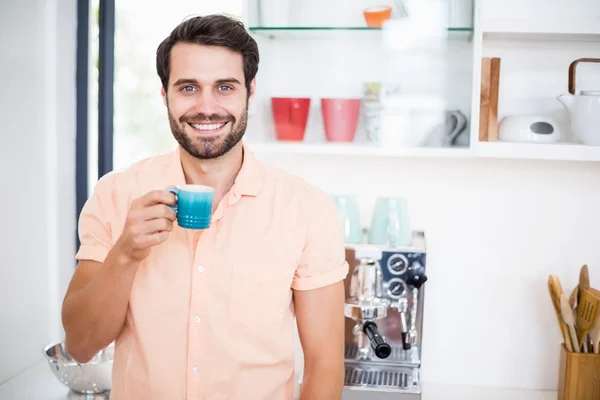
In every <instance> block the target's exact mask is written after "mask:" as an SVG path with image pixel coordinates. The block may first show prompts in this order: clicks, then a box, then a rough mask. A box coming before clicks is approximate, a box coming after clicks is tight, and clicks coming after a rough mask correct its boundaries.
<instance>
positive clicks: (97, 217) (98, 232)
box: [75, 176, 113, 262]
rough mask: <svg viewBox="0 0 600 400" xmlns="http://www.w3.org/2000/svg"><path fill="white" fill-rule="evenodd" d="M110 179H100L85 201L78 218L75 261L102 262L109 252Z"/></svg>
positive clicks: (110, 240)
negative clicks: (78, 243) (78, 242)
mask: <svg viewBox="0 0 600 400" xmlns="http://www.w3.org/2000/svg"><path fill="white" fill-rule="evenodd" d="M111 192H112V190H111V179H110V177H109V176H104V177H102V178H101V179H100V180H99V181H98V183H97V184H96V187H95V189H94V192H93V194H92V195H91V196H90V198H89V199H88V200H87V201H86V203H85V205H84V206H83V209H82V210H81V214H80V216H79V223H78V229H79V232H78V234H79V241H80V243H81V245H80V247H79V250H78V251H77V254H75V259H76V260H80V261H81V260H92V261H98V262H104V260H105V259H106V255H107V254H108V252H109V251H110V249H111V247H112V245H113V242H112V233H111V223H110V221H111V220H110V218H111V204H112V201H111V200H112V196H111Z"/></svg>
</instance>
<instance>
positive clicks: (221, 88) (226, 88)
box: [219, 85, 233, 92]
mask: <svg viewBox="0 0 600 400" xmlns="http://www.w3.org/2000/svg"><path fill="white" fill-rule="evenodd" d="M219 90H220V91H222V92H227V91H229V90H233V88H232V87H231V86H228V85H221V86H219Z"/></svg>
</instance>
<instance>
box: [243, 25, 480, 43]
mask: <svg viewBox="0 0 600 400" xmlns="http://www.w3.org/2000/svg"><path fill="white" fill-rule="evenodd" d="M249 30H250V32H252V33H255V34H257V35H260V36H264V37H266V38H269V39H302V40H304V39H323V38H343V39H352V38H364V37H367V36H369V35H381V32H382V29H381V28H369V27H365V26H356V27H351V26H349V27H333V26H332V27H325V26H289V27H284V26H279V27H277V26H269V27H262V26H256V27H250V28H249ZM472 34H473V28H472V27H451V28H448V39H469V38H470V37H471V36H472Z"/></svg>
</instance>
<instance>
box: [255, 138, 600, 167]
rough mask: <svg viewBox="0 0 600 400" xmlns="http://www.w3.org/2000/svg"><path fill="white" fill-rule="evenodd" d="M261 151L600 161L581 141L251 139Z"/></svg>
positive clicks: (597, 153) (599, 151)
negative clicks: (454, 143)
mask: <svg viewBox="0 0 600 400" xmlns="http://www.w3.org/2000/svg"><path fill="white" fill-rule="evenodd" d="M248 146H249V148H250V149H251V150H252V151H253V152H255V153H257V154H267V155H270V154H288V155H306V156H311V155H321V156H332V157H333V156H352V157H354V156H358V157H361V156H362V157H402V158H448V159H461V158H463V159H467V158H479V159H515V160H519V159H520V160H554V161H587V162H600V146H587V145H582V144H577V143H556V144H532V143H509V142H479V143H477V144H476V145H475V146H472V147H470V148H457V147H452V148H436V147H421V148H383V147H377V146H371V145H363V144H351V143H348V144H338V143H301V142H300V143H293V142H273V143H252V142H249V143H248Z"/></svg>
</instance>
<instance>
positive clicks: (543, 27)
mask: <svg viewBox="0 0 600 400" xmlns="http://www.w3.org/2000/svg"><path fill="white" fill-rule="evenodd" d="M249 1H252V0H249ZM532 1H533V0H532ZM536 1H537V0H536ZM549 1H550V3H552V1H554V0H552V1H551V0H549ZM556 1H557V3H556V4H559V3H558V0H556ZM585 1H588V4H590V6H589V7H590V15H589V18H588V17H584V18H581V17H580V16H579V17H572V16H569V15H566V14H568V10H570V8H569V7H567V5H565V4H566V3H564V2H562V3H560V4H561V5H562V6H564V7H567V8H566V9H565V10H562V11H561V10H558V11H557V10H554V9H552V7H553V6H552V5H548V6H547V7H549V8H544V9H545V10H548V12H547V13H546V14H544V13H541V14H540V15H539V17H536V16H535V15H537V12H538V9H537V8H539V7H542V6H544V4H545V3H543V2H541V1H537V2H535V4H536V5H535V6H533V5H532V6H531V7H534V8H535V7H537V8H535V9H533V8H530V9H529V10H525V11H527V12H526V13H525V14H526V15H525V14H524V15H523V16H519V17H517V18H513V17H512V15H513V14H514V13H513V14H511V13H510V12H508V11H506V12H504V13H501V12H499V11H503V10H504V6H502V7H500V6H499V5H498V4H497V3H492V0H473V15H474V17H473V18H474V23H473V27H472V28H471V27H464V28H461V27H457V28H449V36H448V40H449V41H452V42H455V43H457V42H467V43H469V45H470V46H471V45H472V52H471V54H470V55H469V59H468V60H467V59H465V62H466V63H467V64H468V63H469V62H472V65H473V70H472V74H471V75H472V79H471V82H470V96H471V101H470V103H468V104H470V106H469V108H470V110H469V111H470V116H469V126H470V132H469V137H470V146H469V147H468V148H461V147H458V148H456V147H452V148H431V147H427V148H383V147H378V146H374V145H368V144H362V143H358V142H357V143H351V144H350V143H348V144H346V143H318V142H317V143H315V142H314V140H313V139H314V138H315V137H317V141H318V140H321V139H320V136H322V134H321V133H319V134H317V132H313V133H315V135H314V136H313V137H312V138H310V139H309V140H307V141H306V142H298V143H294V142H292V143H290V142H274V141H273V140H272V138H268V137H267V138H262V139H260V140H256V139H255V138H253V137H250V138H248V141H249V144H250V147H251V149H252V150H253V151H255V152H257V153H263V154H294V155H318V156H327V157H329V156H332V157H334V156H339V155H343V156H361V157H388V158H389V157H405V158H449V159H457V158H478V159H523V160H557V161H584V162H600V146H591V145H583V144H578V143H570V142H561V143H554V144H535V143H510V142H502V141H494V142H480V141H479V106H480V104H479V103H480V85H481V83H480V82H481V59H482V57H483V56H484V48H485V46H486V45H487V43H494V44H495V45H498V44H499V43H500V46H501V47H504V48H513V47H514V48H518V47H519V46H523V43H527V44H528V45H529V46H531V48H536V46H537V45H538V44H537V42H543V43H541V44H540V46H542V47H541V48H543V49H538V50H536V51H538V52H539V53H536V54H537V55H539V57H542V58H543V56H544V54H545V53H544V52H545V50H544V49H546V48H551V47H552V46H563V47H565V46H566V47H565V48H567V49H568V48H569V47H572V46H575V47H577V46H581V45H582V43H584V44H585V43H588V44H587V46H588V47H586V49H594V48H595V47H594V46H596V44H595V42H600V6H595V5H594V4H595V2H594V1H593V0H585ZM511 2H512V3H511ZM509 3H510V4H512V5H510V4H509V5H507V7H509V8H510V7H514V6H516V5H519V4H521V3H519V2H518V1H517V0H510V1H509ZM513 3H514V4H513ZM550 3H549V4H550ZM523 4H524V3H523ZM530 4H533V3H530ZM553 4H554V3H553ZM598 4H600V3H598ZM592 5H593V6H592ZM485 6H487V7H488V9H487V13H486V12H484V10H483V8H484V7H485ZM523 7H526V6H523ZM544 7H545V6H544ZM498 14H502V15H498ZM563 14H565V15H564V17H563ZM515 15H520V14H515ZM555 16H556V17H555ZM559 17H561V18H559ZM249 26H250V31H251V33H252V34H253V35H255V36H257V37H260V38H262V40H268V41H269V42H270V43H274V42H276V41H278V40H280V41H286V40H292V41H296V42H295V44H294V46H299V44H298V42H297V40H302V41H306V40H309V41H311V43H315V42H313V41H317V42H318V41H320V40H325V39H326V40H329V39H331V38H343V40H350V41H352V40H355V39H356V40H358V41H361V42H363V43H364V42H369V43H371V42H372V41H374V43H377V41H378V39H379V37H380V35H381V31H380V30H379V29H371V28H360V27H356V28H344V27H305V28H299V27H295V28H285V27H271V28H261V27H256V26H254V27H253V26H252V24H250V23H249ZM590 42H591V44H590ZM571 43H573V44H571ZM312 45H313V44H311V46H312ZM598 46H599V47H598V48H600V43H599V44H598ZM290 48H291V47H290ZM294 48H295V47H294ZM278 54H279V53H278ZM554 54H556V52H555V53H554ZM570 54H575V53H570ZM599 54H600V53H599ZM582 56H583V55H582ZM589 56H590V57H593V56H596V57H598V55H595V54H591V55H589ZM278 57H281V58H282V56H281V55H278ZM316 60H317V61H315V62H314V63H315V64H316V63H318V62H319V59H318V58H317V59H316ZM505 61H507V62H510V61H514V59H513V60H510V59H503V61H502V62H503V64H502V67H501V68H503V67H504V65H505V64H504V62H505ZM563 61H564V60H557V59H556V58H554V59H553V62H554V63H555V64H553V65H554V66H555V67H556V68H560V69H561V74H562V68H563V66H562V64H563ZM460 62H461V63H462V61H460ZM525 68H529V67H527V66H526V67H525ZM313 72H314V71H313ZM522 72H523V71H521V70H520V71H518V73H522ZM530 72H531V71H530ZM544 72H545V73H548V71H546V70H545V71H544ZM278 73H279V71H278ZM566 73H567V71H566V70H565V79H566ZM325 75H326V73H325ZM548 77H549V79H552V81H551V82H555V83H556V82H558V81H559V80H560V79H562V78H561V77H560V76H558V77H557V76H555V75H548ZM279 79H280V81H281V82H285V81H284V80H281V77H279ZM561 82H562V81H561ZM561 85H562V83H561ZM561 87H562V86H561ZM565 87H566V85H565ZM503 89H506V90H508V91H515V87H514V82H512V87H511V82H508V81H503V80H502V77H501V80H500V91H502V90H503ZM598 89H600V88H598ZM528 90H530V91H532V92H531V93H530V94H527V93H524V94H523V96H527V95H529V96H530V97H531V98H532V101H541V102H542V103H544V102H545V104H546V106H547V105H548V104H550V102H549V100H548V99H550V96H549V95H548V93H545V94H544V95H543V96H544V97H539V96H538V94H537V93H536V92H535V89H532V87H529V88H528ZM517 91H518V90H517ZM564 91H566V89H565V90H564ZM558 94H559V93H556V95H558ZM316 97H317V98H318V96H316ZM511 97H512V96H511ZM519 100H522V98H520V99H519ZM511 101H512V100H511ZM550 107H551V108H552V107H554V106H553V105H551V104H550ZM510 108H511V109H510V110H507V114H511V113H513V114H514V113H515V111H520V110H518V109H517V107H510ZM465 111H466V110H465ZM509 111H510V112H509ZM555 111H556V109H554V112H555ZM499 117H500V116H499ZM314 126H315V125H313V127H314ZM261 127H262V125H261ZM307 136H310V135H309V134H308V133H307ZM564 140H570V139H569V138H566V139H564Z"/></svg>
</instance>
